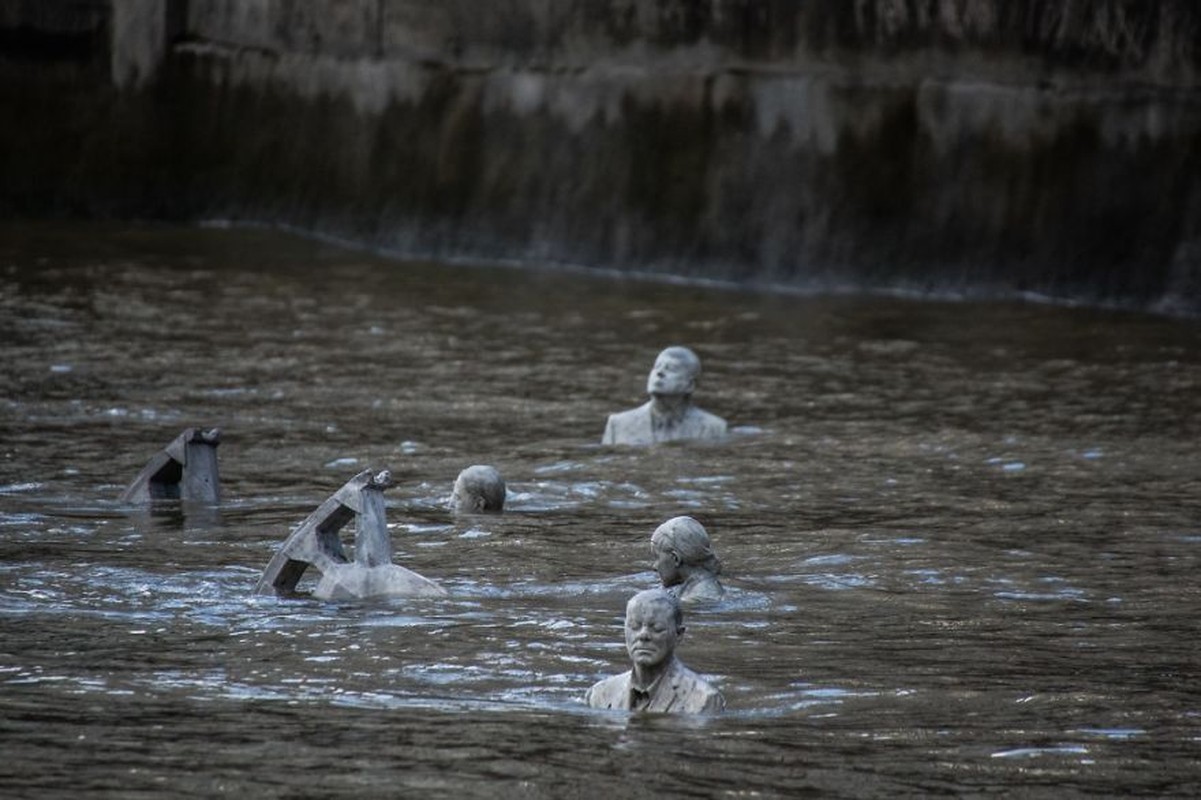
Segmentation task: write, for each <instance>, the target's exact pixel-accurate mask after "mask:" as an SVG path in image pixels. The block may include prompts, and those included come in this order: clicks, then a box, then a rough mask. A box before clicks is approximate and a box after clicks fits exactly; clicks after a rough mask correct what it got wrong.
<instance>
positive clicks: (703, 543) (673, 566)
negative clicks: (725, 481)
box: [651, 517, 725, 605]
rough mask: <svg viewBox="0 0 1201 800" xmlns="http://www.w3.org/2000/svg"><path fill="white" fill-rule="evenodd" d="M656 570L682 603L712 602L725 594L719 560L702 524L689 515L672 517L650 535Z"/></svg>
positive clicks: (665, 584) (661, 579)
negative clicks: (720, 576) (718, 578)
mask: <svg viewBox="0 0 1201 800" xmlns="http://www.w3.org/2000/svg"><path fill="white" fill-rule="evenodd" d="M651 553H652V554H653V555H654V558H655V572H657V573H659V580H660V581H662V582H663V587H664V588H665V589H667V590H668V591H669V592H671V593H672V594H673V595H675V596H676V597H677V598H679V601H680V602H681V603H682V604H684V605H693V604H698V603H715V602H717V601H718V600H720V599H721V597H722V595H723V594H725V589H724V588H722V585H721V582H720V581H718V580H717V576H718V575H720V574H721V559H719V558H718V557H717V554H716V553H714V552H713V545H712V544H711V543H710V542H709V534H708V533H707V532H706V531H705V526H704V525H701V524H700V523H699V522H697V521H696V520H695V519H693V518H692V517H672V518H671V519H669V520H668V521H667V522H664V523H663V524H662V525H660V526H659V527H658V528H656V529H655V532H654V533H653V534H651Z"/></svg>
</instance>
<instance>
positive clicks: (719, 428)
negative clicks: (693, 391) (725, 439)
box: [691, 406, 727, 437]
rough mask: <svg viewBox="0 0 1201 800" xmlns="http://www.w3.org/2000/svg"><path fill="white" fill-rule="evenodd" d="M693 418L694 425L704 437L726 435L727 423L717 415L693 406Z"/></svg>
mask: <svg viewBox="0 0 1201 800" xmlns="http://www.w3.org/2000/svg"><path fill="white" fill-rule="evenodd" d="M691 416H692V420H691V422H692V425H694V426H695V427H696V428H697V429H698V430H700V431H701V432H702V435H703V436H706V437H719V436H725V435H726V428H727V425H726V421H725V420H724V419H722V418H721V417H719V416H717V415H716V414H711V413H710V412H708V411H706V410H705V409H703V408H699V407H697V406H693V407H692V411H691Z"/></svg>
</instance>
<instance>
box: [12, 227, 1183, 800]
mask: <svg viewBox="0 0 1201 800" xmlns="http://www.w3.org/2000/svg"><path fill="white" fill-rule="evenodd" d="M0 341H2V342H3V344H2V347H3V353H4V364H5V369H4V370H3V373H2V374H0V387H2V392H0V398H2V400H0V634H2V638H0V641H2V644H0V710H2V712H3V713H2V714H0V743H2V744H3V749H4V754H5V758H4V759H2V760H0V787H2V788H3V789H4V791H5V794H6V795H7V796H14V797H15V796H32V795H51V794H61V793H64V792H66V791H68V790H83V791H87V792H88V793H91V794H99V795H104V794H109V795H114V796H116V795H120V796H131V795H137V794H148V793H170V794H172V795H177V796H198V797H199V796H203V797H207V796H212V795H219V794H232V793H241V792H254V793H257V794H261V795H266V796H279V795H293V796H295V795H299V794H317V795H326V796H329V795H345V796H351V795H355V796H362V795H380V794H389V795H416V794H418V793H421V794H426V795H430V796H457V797H493V796H498V795H499V796H521V797H565V796H598V795H608V796H632V797H638V796H645V797H652V796H698V797H702V796H703V797H725V796H736V795H737V796H744V795H745V796H801V795H806V794H809V795H814V796H828V797H862V796H869V795H871V796H880V795H886V794H894V795H902V796H905V795H909V796H913V795H950V796H962V795H972V794H993V793H995V794H1021V795H1026V796H1039V795H1042V796H1056V797H1060V796H1064V795H1069V796H1070V795H1072V794H1094V795H1095V794H1105V795H1128V796H1129V795H1144V796H1190V795H1196V794H1197V793H1198V792H1201V693H1199V692H1198V688H1197V687H1198V685H1201V684H1199V678H1201V665H1199V660H1198V655H1199V653H1198V645H1197V641H1198V636H1197V633H1198V631H1197V618H1198V611H1199V610H1201V603H1199V600H1201V590H1199V589H1198V582H1197V579H1196V576H1197V573H1198V568H1199V566H1201V563H1199V562H1201V527H1199V524H1198V520H1199V519H1201V458H1199V456H1198V454H1197V446H1196V443H1197V440H1198V434H1199V433H1201V424H1199V419H1201V417H1199V414H1198V412H1199V410H1201V408H1199V403H1198V388H1199V384H1201V346H1199V345H1201V324H1199V323H1198V322H1197V321H1189V320H1172V319H1166V318H1159V317H1153V316H1145V315H1136V314H1127V313H1115V312H1106V311H1096V310H1087V309H1072V308H1062V307H1052V306H1045V305H1034V304H1025V305H1020V304H1010V303H968V302H958V303H955V302H922V301H917V300H906V299H899V298H878V297H877V298H871V297H855V296H845V297H819V296H813V297H808V296H803V295H787V296H785V295H767V294H760V293H751V292H737V291H731V290H723V289H719V288H712V287H702V286H679V285H676V286H672V285H665V284H658V283H649V282H640V281H636V280H628V279H627V280H618V279H614V278H610V277H601V276H589V275H584V274H564V273H562V272H555V271H550V270H547V271H540V270H517V269H509V268H502V267H474V266H469V265H453V266H452V265H444V264H443V265H439V264H414V263H398V262H395V261H389V260H386V259H383V258H379V257H376V256H372V255H369V254H363V253H356V252H350V251H346V250H342V249H338V248H337V247H334V246H332V245H328V244H321V243H315V242H312V241H308V240H304V239H299V238H295V237H290V236H285V235H283V234H279V233H272V232H266V231H231V230H204V229H200V230H189V229H171V228H149V227H103V226H81V225H62V226H60V225H36V226H28V225H26V226H15V225H8V226H6V227H4V228H3V229H2V231H0ZM677 343H682V344H688V345H690V346H692V347H694V349H696V350H697V352H698V353H699V354H700V355H701V357H702V359H703V362H704V374H703V375H702V378H701V384H700V390H699V393H698V395H697V399H698V401H699V403H700V404H701V405H702V406H703V407H705V408H707V409H708V410H711V411H713V412H715V413H718V414H721V415H722V416H724V417H726V418H727V419H728V420H729V421H730V423H731V425H732V426H733V427H734V431H735V433H734V435H733V436H732V438H731V440H730V441H729V442H727V443H725V444H722V445H717V446H703V445H686V444H684V445H669V446H662V447H658V448H650V449H625V448H603V447H601V446H600V445H599V444H598V442H599V440H600V435H601V432H602V431H603V429H604V421H605V415H606V414H607V413H609V412H612V411H616V410H620V409H624V408H628V407H632V406H634V405H636V404H638V403H640V402H642V400H643V397H642V393H643V390H644V386H645V375H646V372H647V370H648V369H649V367H650V364H651V362H652V361H653V360H654V357H655V355H656V354H657V352H658V351H659V350H660V349H661V348H662V347H664V346H666V345H669V344H677ZM192 425H200V426H220V427H221V428H222V429H223V431H224V438H223V443H222V445H221V447H220V449H219V456H220V462H221V474H222V483H223V488H224V494H225V499H224V502H223V503H222V504H221V506H220V507H219V508H204V507H184V506H181V505H180V504H178V503H175V504H173V503H169V502H168V503H160V504H157V505H155V506H154V507H152V508H147V509H136V508H131V507H126V506H122V505H121V504H119V503H118V502H117V501H116V497H117V495H118V494H119V493H120V491H121V489H122V488H123V487H124V486H125V484H126V483H127V482H128V481H129V480H130V479H132V477H133V476H134V475H135V474H136V473H137V471H138V470H139V469H140V468H141V466H142V465H143V464H144V463H145V461H146V460H147V459H148V458H149V457H150V456H151V455H152V454H153V453H154V451H155V450H157V449H158V448H159V447H161V446H162V445H164V444H166V443H167V442H169V441H170V440H171V439H172V438H173V437H174V436H175V435H176V434H177V433H178V432H179V431H180V430H181V429H182V428H184V427H188V426H192ZM472 463H491V464H493V465H495V466H496V467H498V468H499V469H500V470H501V472H502V473H503V474H504V475H505V477H506V479H507V480H508V482H509V511H508V513H506V514H505V515H503V516H500V517H469V518H454V517H452V516H450V515H449V514H447V513H446V511H445V510H444V507H443V503H444V500H445V498H446V497H447V496H448V495H449V492H450V484H451V482H452V481H453V479H454V476H455V475H456V474H457V472H458V470H459V469H461V468H462V467H464V466H467V465H469V464H472ZM367 467H371V468H381V467H387V468H389V469H391V470H392V472H393V475H394V477H395V479H396V486H395V487H394V488H392V489H390V490H389V492H388V495H387V496H388V510H389V523H390V529H391V530H392V533H393V542H394V545H395V547H396V550H397V560H398V561H399V562H400V563H402V564H404V565H406V566H408V567H410V568H412V569H415V570H417V571H418V572H420V573H422V574H424V575H427V576H429V577H431V578H434V579H436V580H438V581H439V582H441V583H442V584H443V585H444V586H445V587H446V588H447V589H448V590H449V592H450V595H449V597H448V598H446V599H441V600H424V601H411V600H409V601H406V600H395V601H389V602H376V603H323V602H318V601H309V600H300V601H282V600H277V599H275V598H262V597H255V596H252V594H251V590H252V588H253V586H254V583H255V581H256V580H257V578H258V576H259V573H260V572H261V570H262V569H263V567H264V566H265V565H266V563H267V561H268V559H269V558H270V557H271V555H272V553H273V552H274V549H275V548H276V547H277V546H278V544H279V543H280V542H281V541H282V540H283V539H284V538H285V537H286V535H287V534H288V532H289V530H290V529H291V527H292V526H294V525H295V524H297V523H298V522H299V521H300V520H302V519H303V518H304V517H305V516H306V515H307V514H308V513H309V512H310V511H311V510H312V509H313V508H315V507H316V506H317V504H319V503H320V502H321V501H322V500H323V499H325V497H326V496H328V495H329V494H330V493H331V492H333V491H334V490H336V489H337V488H338V486H340V485H341V484H342V483H343V482H344V481H346V480H347V479H349V478H350V477H351V476H353V475H354V474H355V473H357V472H358V471H360V470H361V469H364V468H367ZM676 514H692V515H694V516H696V517H697V518H698V519H700V520H701V521H702V522H703V523H704V524H705V525H706V526H707V528H708V530H709V532H710V534H711V536H712V538H713V540H714V544H715V546H716V549H717V551H718V553H719V555H720V556H721V557H722V559H723V561H724V562H725V575H724V580H725V583H726V585H727V587H728V590H729V593H728V598H727V600H726V601H725V602H724V603H723V604H722V605H721V606H719V607H717V608H714V609H709V610H705V611H703V612H697V613H693V614H690V615H689V617H688V619H687V624H688V632H687V634H686V636H685V638H684V640H683V644H682V646H681V651H680V655H681V657H682V658H683V660H684V661H685V662H687V663H688V664H689V665H691V666H692V667H693V668H695V669H697V670H698V671H700V672H702V673H705V674H706V675H708V676H710V677H711V678H712V680H713V681H714V682H716V683H717V684H718V685H719V686H720V687H721V688H722V690H723V692H724V693H725V695H726V698H727V702H728V705H729V709H730V711H729V712H728V713H727V714H726V715H724V716H722V717H720V718H715V719H710V720H697V719H687V718H682V717H656V716H634V717H630V716H626V715H620V714H619V715H613V714H608V713H600V712H594V711H591V710H589V709H587V708H585V707H584V706H583V705H582V703H581V700H580V698H581V696H582V694H583V692H584V690H585V689H586V688H587V687H588V686H589V685H590V684H591V683H593V682H594V681H596V680H598V679H600V678H601V677H603V676H605V675H608V674H611V673H613V672H617V671H620V670H623V669H625V668H626V667H625V653H624V648H623V646H622V642H621V638H622V637H621V629H620V625H621V615H622V609H623V606H624V603H625V600H626V598H628V596H629V595H630V594H632V593H633V592H635V591H637V590H639V589H642V588H646V587H648V586H651V585H653V583H654V575H653V573H652V572H651V571H650V547H649V538H650V533H651V531H652V530H653V529H654V528H655V526H656V525H657V524H658V523H659V522H661V521H663V520H664V519H666V518H668V517H670V516H673V515H676Z"/></svg>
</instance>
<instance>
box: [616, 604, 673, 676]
mask: <svg viewBox="0 0 1201 800" xmlns="http://www.w3.org/2000/svg"><path fill="white" fill-rule="evenodd" d="M683 632H684V629H683V628H677V627H676V624H675V618H674V614H673V613H672V609H671V606H669V605H667V603H664V602H654V601H649V602H647V601H642V600H635V601H632V602H631V603H630V605H629V606H628V607H627V608H626V650H627V651H629V653H630V660H631V661H633V662H634V663H635V664H636V665H637V666H640V667H654V666H657V665H659V664H662V663H663V662H664V661H665V660H667V659H668V658H670V657H671V655H672V653H674V652H675V650H676V642H678V641H679V640H680V634H681V633H683Z"/></svg>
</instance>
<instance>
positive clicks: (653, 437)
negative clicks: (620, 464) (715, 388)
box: [601, 347, 726, 444]
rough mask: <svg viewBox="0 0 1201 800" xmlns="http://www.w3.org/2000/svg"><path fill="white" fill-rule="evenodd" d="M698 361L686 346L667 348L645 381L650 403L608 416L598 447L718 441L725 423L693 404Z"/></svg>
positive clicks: (698, 371)
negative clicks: (604, 445)
mask: <svg viewBox="0 0 1201 800" xmlns="http://www.w3.org/2000/svg"><path fill="white" fill-rule="evenodd" d="M700 374H701V360H700V359H699V358H697V355H696V353H694V352H692V351H691V350H689V349H688V348H687V347H669V348H667V349H666V350H664V351H663V352H662V353H660V354H659V357H658V358H657V359H655V365H654V366H653V367H651V372H650V375H648V376H647V378H646V392H647V394H649V395H650V398H651V399H650V400H649V401H648V402H646V403H644V404H643V405H641V406H639V407H638V408H633V409H630V410H629V411H622V412H620V413H617V414H610V415H609V420H608V422H607V423H606V425H605V434H604V436H603V437H602V438H601V444H654V443H655V442H670V441H676V440H678V439H720V438H722V437H723V436H725V435H726V421H725V420H724V419H722V418H721V417H719V416H716V415H714V414H710V413H709V412H707V411H703V410H701V409H700V408H697V407H696V406H694V405H693V404H692V393H693V392H694V391H696V379H697V377H698V376H699V375H700Z"/></svg>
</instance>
